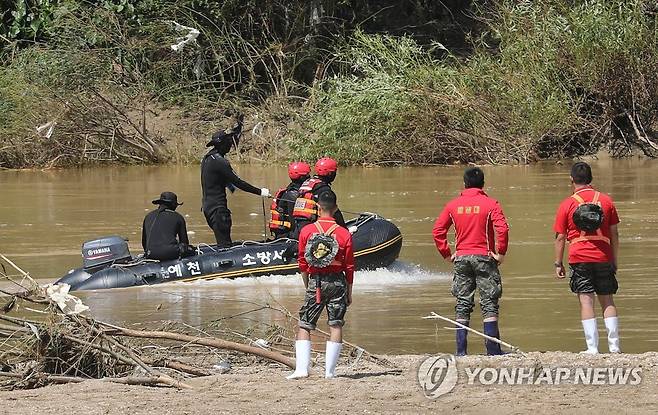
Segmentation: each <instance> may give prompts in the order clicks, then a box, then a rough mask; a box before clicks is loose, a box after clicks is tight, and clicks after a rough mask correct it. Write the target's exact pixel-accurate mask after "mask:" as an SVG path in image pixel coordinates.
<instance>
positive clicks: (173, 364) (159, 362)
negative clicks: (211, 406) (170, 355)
mask: <svg viewBox="0 0 658 415" xmlns="http://www.w3.org/2000/svg"><path fill="white" fill-rule="evenodd" d="M142 360H143V361H144V363H146V364H148V365H151V366H156V367H164V368H167V369H174V370H178V371H179V372H184V373H187V374H190V375H194V376H210V375H211V374H212V373H210V371H207V370H204V369H201V368H198V367H196V366H192V365H188V364H185V363H183V362H179V361H177V360H171V359H165V358H162V359H147V358H143V357H142Z"/></svg>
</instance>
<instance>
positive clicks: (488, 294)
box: [432, 167, 509, 356]
mask: <svg viewBox="0 0 658 415" xmlns="http://www.w3.org/2000/svg"><path fill="white" fill-rule="evenodd" d="M464 187H465V189H464V191H462V193H461V195H460V196H459V197H458V198H456V199H453V200H451V201H450V202H448V204H447V205H446V206H445V208H444V209H443V211H442V212H441V214H440V215H439V217H438V218H437V220H436V222H435V223H434V229H433V232H432V233H433V235H434V243H435V244H436V248H437V249H438V250H439V253H440V254H441V255H442V256H443V258H444V259H445V260H446V261H449V262H451V263H453V264H454V270H455V272H454V277H453V281H452V295H453V296H455V297H456V298H457V305H456V306H455V315H456V318H455V319H456V320H457V322H459V323H461V324H463V325H465V326H468V325H469V322H470V319H471V312H473V308H474V306H475V290H476V289H478V290H479V292H480V309H481V310H482V316H483V321H484V333H485V334H486V335H488V336H491V337H495V338H497V339H500V332H499V330H498V300H499V299H500V297H501V295H502V293H503V286H502V281H501V277H500V272H499V271H498V266H499V265H500V264H502V263H503V260H504V258H505V254H506V253H507V242H508V231H509V227H508V225H507V220H506V219H505V215H504V214H503V210H502V208H501V207H500V204H499V203H498V202H497V201H496V200H495V199H492V198H490V197H489V196H487V194H486V193H485V192H484V190H482V188H483V187H484V172H483V171H482V169H480V168H478V167H472V168H469V169H467V170H466V171H465V172H464ZM453 225H454V226H455V245H456V246H455V253H454V254H453V253H451V251H450V247H449V246H448V239H447V238H448V230H449V229H450V227H451V226H453ZM467 333H468V332H467V331H466V329H463V328H458V329H457V331H456V343H457V351H456V353H455V354H456V355H457V356H463V355H465V354H466V353H467V339H466V335H467ZM485 346H486V348H487V354H488V355H499V354H502V353H503V352H502V350H501V349H500V344H498V343H495V342H493V341H490V340H486V341H485Z"/></svg>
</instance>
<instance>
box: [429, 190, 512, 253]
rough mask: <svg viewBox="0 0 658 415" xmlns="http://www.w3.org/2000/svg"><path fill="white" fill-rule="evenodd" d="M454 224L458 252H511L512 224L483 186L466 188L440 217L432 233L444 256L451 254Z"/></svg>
mask: <svg viewBox="0 0 658 415" xmlns="http://www.w3.org/2000/svg"><path fill="white" fill-rule="evenodd" d="M452 225H455V245H456V246H455V250H456V253H457V256H462V255H488V254H489V252H494V253H495V252H498V253H499V254H501V255H505V253H507V242H508V233H509V226H508V225H507V220H506V219H505V215H504V214H503V209H502V208H501V207H500V204H499V203H498V201H497V200H495V199H492V198H490V197H489V196H487V194H486V193H485V192H484V191H483V190H482V189H477V188H469V189H465V190H464V191H463V192H462V193H461V195H460V196H459V197H457V198H455V199H453V200H451V201H450V202H448V204H446V206H445V208H444V209H443V211H442V212H441V214H440V215H439V217H438V218H437V219H436V222H435V223H434V229H432V234H433V235H434V243H435V244H436V248H437V249H438V250H439V253H441V255H442V256H443V257H444V258H449V257H450V255H451V252H450V247H449V246H448V229H450V226H452ZM494 231H495V232H494ZM494 233H495V238H494Z"/></svg>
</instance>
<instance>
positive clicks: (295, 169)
mask: <svg viewBox="0 0 658 415" xmlns="http://www.w3.org/2000/svg"><path fill="white" fill-rule="evenodd" d="M288 177H290V184H289V185H288V186H287V187H283V188H281V189H279V190H278V191H277V192H276V193H275V194H274V199H273V200H272V205H271V206H270V213H271V217H270V232H272V235H273V236H274V239H281V238H288V237H289V236H290V234H291V232H292V231H293V230H294V229H295V221H294V220H293V216H292V215H293V210H294V207H295V201H296V200H297V197H298V196H299V188H300V187H301V186H302V184H303V183H304V182H305V181H306V180H308V179H309V178H310V177H311V166H309V165H308V163H304V162H303V161H294V162H292V163H290V164H289V165H288Z"/></svg>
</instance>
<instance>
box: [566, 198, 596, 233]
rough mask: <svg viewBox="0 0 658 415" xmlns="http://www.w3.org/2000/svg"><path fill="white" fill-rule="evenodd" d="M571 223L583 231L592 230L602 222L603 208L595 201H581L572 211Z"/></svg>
mask: <svg viewBox="0 0 658 415" xmlns="http://www.w3.org/2000/svg"><path fill="white" fill-rule="evenodd" d="M573 223H574V224H575V225H576V227H577V228H578V229H580V230H581V231H585V232H594V231H596V230H597V229H599V228H600V227H601V224H602V223H603V209H601V206H599V205H597V204H595V203H583V204H582V205H580V206H578V207H577V208H576V210H575V211H574V212H573Z"/></svg>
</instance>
